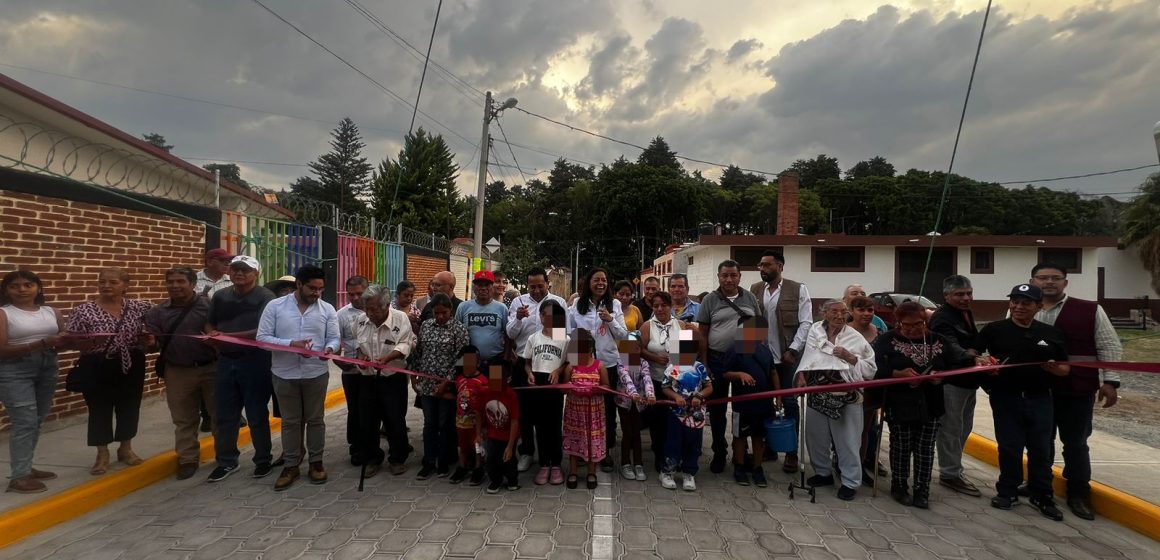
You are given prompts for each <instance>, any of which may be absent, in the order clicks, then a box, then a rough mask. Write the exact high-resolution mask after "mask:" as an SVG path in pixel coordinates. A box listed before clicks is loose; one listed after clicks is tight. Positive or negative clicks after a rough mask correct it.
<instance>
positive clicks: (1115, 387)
mask: <svg viewBox="0 0 1160 560" xmlns="http://www.w3.org/2000/svg"><path fill="white" fill-rule="evenodd" d="M1104 385H1111V386H1112V388H1113V389H1119V388H1120V382H1119V381H1104Z"/></svg>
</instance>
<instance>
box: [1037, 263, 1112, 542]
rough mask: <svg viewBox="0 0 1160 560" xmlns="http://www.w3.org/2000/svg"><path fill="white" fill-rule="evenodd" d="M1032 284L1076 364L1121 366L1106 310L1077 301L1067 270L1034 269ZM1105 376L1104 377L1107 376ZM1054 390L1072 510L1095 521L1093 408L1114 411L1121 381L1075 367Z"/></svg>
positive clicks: (1042, 314)
mask: <svg viewBox="0 0 1160 560" xmlns="http://www.w3.org/2000/svg"><path fill="white" fill-rule="evenodd" d="M1031 283H1032V284H1033V285H1035V286H1038V287H1039V289H1040V290H1043V309H1040V310H1039V312H1038V313H1036V314H1035V319H1036V320H1037V321H1041V322H1043V323H1046V324H1048V325H1054V326H1055V328H1057V329H1059V330H1060V331H1062V332H1063V336H1064V339H1065V340H1066V341H1067V349H1068V353H1069V354H1070V355H1071V359H1072V360H1073V361H1101V362H1118V361H1120V357H1121V356H1122V354H1123V351H1124V348H1123V346H1122V345H1121V344H1120V337H1119V336H1117V335H1116V329H1115V328H1114V327H1112V322H1111V321H1110V320H1109V319H1108V314H1107V313H1105V312H1104V308H1103V307H1100V305H1099V304H1097V303H1096V302H1094V301H1088V300H1083V299H1079V298H1076V297H1071V296H1069V295H1067V294H1066V293H1064V291H1065V290H1066V289H1067V269H1065V268H1064V267H1063V266H1061V265H1058V264H1052V263H1039V264H1037V265H1035V267H1034V268H1032V269H1031ZM1101 374H1102V375H1101ZM1053 381H1054V382H1055V384H1054V386H1053V387H1052V389H1051V394H1052V399H1053V401H1054V403H1053V405H1054V407H1053V409H1054V414H1053V417H1054V418H1055V428H1056V430H1058V431H1059V440H1060V442H1062V443H1063V478H1065V479H1067V506H1068V508H1070V509H1071V511H1072V513H1074V514H1075V515H1076V517H1079V518H1081V519H1087V520H1092V519H1095V513H1093V512H1092V509H1091V503H1090V497H1091V479H1092V464H1091V457H1090V456H1089V455H1088V444H1087V440H1088V437H1089V436H1091V434H1092V407H1094V406H1095V403H1096V401H1097V400H1098V401H1100V402H1103V403H1104V408H1108V407H1111V406H1114V405H1115V404H1116V400H1117V398H1118V395H1117V394H1116V390H1117V389H1119V388H1120V376H1119V374H1117V373H1116V372H1115V371H1113V370H1097V369H1094V368H1085V367H1074V366H1073V367H1072V368H1071V373H1070V374H1069V375H1068V376H1067V377H1057V378H1055V379H1053Z"/></svg>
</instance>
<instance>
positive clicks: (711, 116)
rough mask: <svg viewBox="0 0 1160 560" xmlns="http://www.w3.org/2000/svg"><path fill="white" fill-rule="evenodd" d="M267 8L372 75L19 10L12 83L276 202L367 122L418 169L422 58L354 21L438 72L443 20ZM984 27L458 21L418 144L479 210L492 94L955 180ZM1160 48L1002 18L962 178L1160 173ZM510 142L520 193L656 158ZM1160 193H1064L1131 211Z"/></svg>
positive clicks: (762, 11)
mask: <svg viewBox="0 0 1160 560" xmlns="http://www.w3.org/2000/svg"><path fill="white" fill-rule="evenodd" d="M262 2H263V3H264V4H266V5H267V6H269V8H270V9H272V10H273V11H275V12H277V13H278V14H279V15H281V16H282V17H284V18H285V19H287V20H289V21H290V22H292V23H293V24H294V25H296V26H298V27H299V28H301V29H302V30H303V31H304V32H306V33H307V34H309V35H310V36H311V37H313V38H314V39H315V40H317V41H318V42H320V43H322V44H323V45H325V46H326V47H327V48H329V49H330V50H332V51H334V52H335V53H337V54H338V55H339V56H341V57H342V58H343V59H344V60H346V61H347V62H349V64H350V65H352V66H354V67H355V68H357V70H358V71H356V70H355V69H352V68H351V67H349V66H347V65H346V64H344V63H343V62H342V61H340V60H338V59H337V58H335V57H334V56H332V55H331V54H328V53H327V52H326V51H325V50H323V49H322V48H320V47H319V46H317V45H315V44H314V43H312V42H311V41H310V40H308V39H306V38H304V37H303V36H302V35H300V34H298V33H297V32H296V31H294V30H293V29H292V28H291V27H289V26H288V25H286V24H285V23H283V22H282V21H279V20H278V19H277V18H276V17H275V16H274V15H272V14H271V13H269V12H268V11H266V10H264V9H263V8H262V7H261V6H260V5H259V4H257V3H256V2H253V1H238V0H184V1H182V0H175V1H170V2H155V1H151V0H86V1H84V2H76V1H75V0H0V8H2V9H0V72H3V73H5V74H7V75H9V76H11V77H13V78H15V79H17V80H19V81H21V82H23V83H25V84H28V85H29V86H31V87H34V88H36V89H38V90H40V91H42V92H44V93H46V94H48V95H50V96H52V97H55V98H57V99H59V100H61V101H63V102H65V103H68V104H70V105H72V106H74V107H76V108H78V109H80V110H82V111H84V112H86V113H89V114H91V115H93V116H95V117H97V118H100V119H102V120H104V121H106V122H108V123H110V124H112V125H114V126H116V127H118V128H121V129H122V130H125V131H127V132H130V133H133V134H138V135H140V134H144V133H147V132H157V133H160V134H162V135H164V136H165V137H166V138H167V139H168V141H169V143H170V144H174V145H175V146H176V147H175V148H174V150H173V152H174V153H175V154H177V155H179V156H182V157H185V158H187V159H189V160H190V161H192V162H194V163H197V164H204V163H207V161H223V162H225V161H235V162H242V163H238V165H239V166H240V167H241V169H242V176H243V178H245V179H247V180H249V181H250V182H252V183H255V184H258V185H262V186H265V187H270V188H275V189H278V188H285V186H286V185H288V184H289V183H290V182H291V181H293V180H294V179H295V178H296V177H298V176H300V175H304V174H307V173H308V169H307V168H306V167H305V164H306V163H308V162H309V161H311V160H313V159H314V158H315V157H317V156H318V155H319V154H321V153H323V152H325V151H326V150H327V149H328V141H329V140H330V137H329V133H330V130H331V129H332V128H333V127H334V124H335V123H337V121H338V120H339V119H341V118H342V117H344V116H349V117H351V118H352V119H353V120H354V121H355V123H356V124H357V125H358V126H359V127H360V129H361V131H362V133H363V135H364V139H365V141H366V143H367V146H368V147H367V150H366V155H367V156H368V157H369V158H370V160H371V162H372V163H376V164H377V163H378V161H380V160H381V159H382V158H384V157H392V158H393V157H396V154H397V152H398V150H399V148H400V147H401V145H402V138H403V135H404V134H405V133H406V131H407V129H408V126H409V124H410V120H411V108H410V107H409V106H407V103H413V102H414V99H415V95H416V89H417V87H418V85H419V80H420V74H421V71H422V58H421V56H420V55H418V54H416V53H415V52H413V51H411V50H409V49H407V48H404V47H403V46H402V45H401V42H400V41H398V40H397V39H395V38H394V37H392V36H391V35H389V34H388V33H387V32H385V31H384V30H383V29H381V28H379V27H377V26H376V24H375V23H373V22H372V21H370V20H369V19H367V18H365V17H364V16H363V15H362V14H360V13H359V11H356V9H355V7H352V6H351V5H350V3H353V4H355V5H356V6H361V7H362V8H364V9H365V10H366V11H368V12H370V13H371V14H373V15H374V16H375V17H377V19H378V20H379V21H380V22H381V23H382V24H384V25H385V26H386V27H387V29H389V30H390V31H391V32H393V33H395V34H396V35H397V36H398V37H401V38H402V39H403V40H406V41H407V42H409V43H410V44H411V45H413V46H415V47H416V48H418V49H419V50H420V51H425V49H426V46H427V43H428V40H429V39H430V33H431V27H432V24H433V22H434V20H435V12H436V5H437V4H438V2H437V1H434V0H433V1H426V0H423V1H420V0H406V1H404V0H357V1H356V0H350V3H348V1H347V0H262ZM985 7H986V0H970V1H968V0H899V1H896V2H891V3H882V2H877V1H865V0H830V1H818V2H797V1H791V0H719V1H716V2H704V1H700V0H572V1H570V2H560V1H558V0H486V1H485V0H447V1H446V2H444V3H443V5H442V8H441V10H440V13H439V20H438V26H437V29H436V32H435V37H434V43H433V49H432V60H433V62H435V63H438V64H439V66H440V67H441V68H437V67H435V66H432V67H430V68H429V69H428V73H427V78H426V80H425V82H424V85H423V90H422V98H421V100H420V103H419V107H420V109H421V110H422V111H423V112H424V113H426V115H427V116H424V115H419V117H418V121H417V124H416V126H423V127H424V128H426V129H427V130H429V131H431V132H434V133H440V134H442V135H443V136H444V138H445V139H446V140H447V141H448V144H449V146H450V148H451V150H452V151H453V152H454V153H455V156H456V161H457V163H458V165H459V167H460V176H459V184H460V189H461V190H462V191H463V192H465V193H470V192H473V191H474V188H475V180H476V177H477V173H476V169H477V167H478V158H479V152H478V144H479V142H480V135H481V118H482V111H483V109H482V103H483V95H482V94H481V93H479V92H480V91H483V90H490V91H493V92H494V93H495V96H496V97H497V98H498V99H501V100H502V99H507V98H508V97H515V98H517V99H518V100H519V104H518V107H519V108H521V109H526V110H527V111H530V112H533V113H536V114H538V115H543V116H545V117H549V118H551V119H554V120H557V121H561V122H565V123H568V124H570V125H572V126H574V127H576V128H582V129H586V130H590V131H593V132H599V133H601V134H604V135H607V136H610V137H613V138H617V139H621V140H625V141H627V142H630V143H633V144H638V145H645V144H647V143H648V142H649V140H650V139H652V138H653V137H655V136H658V135H659V136H662V137H664V138H665V139H666V141H668V143H669V144H670V146H671V147H672V148H673V149H674V150H675V151H677V152H678V154H680V155H684V156H688V157H691V158H696V159H701V160H707V161H713V162H720V163H733V164H736V165H738V166H740V167H743V168H749V169H755V170H761V171H767V172H770V173H777V172H779V171H781V170H783V169H785V168H787V167H788V166H789V165H790V164H791V163H792V162H793V161H794V160H795V159H798V158H808V157H813V156H815V155H817V154H819V153H825V154H829V155H832V156H836V157H837V158H838V159H839V163H840V165H841V166H842V168H843V169H845V168H848V167H850V166H852V165H853V164H854V163H856V162H858V161H859V160H862V159H868V158H870V157H873V156H883V157H885V158H886V159H887V160H889V161H891V162H892V163H894V165H895V167H897V168H898V169H899V170H900V171H904V170H906V169H909V168H919V169H929V170H945V169H946V168H947V165H948V162H949V160H950V157H951V148H952V144H953V142H954V136H955V129H956V126H957V124H958V120H959V114H960V111H961V110H962V103H963V97H964V95H965V93H966V87H967V81H968V77H969V75H970V70H971V63H972V59H973V56H974V51H975V46H976V43H977V41H978V38H979V30H980V27H981V26H982V23H983V13H984V9H985ZM1158 28H1160V2H1156V1H1154V0H1145V1H1143V2H1132V1H1127V0H1123V1H1120V0H1103V1H1079V0H1019V1H1015V2H997V3H996V5H995V6H994V7H993V8H992V11H991V14H990V19H989V21H988V24H987V30H986V34H985V36H984V42H983V48H982V55H981V58H980V60H979V65H978V71H977V75H976V77H975V82H974V87H973V92H972V94H971V100H970V105H969V107H968V109H967V113H966V120H965V124H964V129H963V134H962V139H961V142H960V145H959V149H958V153H957V157H956V160H955V169H954V170H955V172H957V173H960V174H963V175H966V176H969V177H972V178H975V179H980V180H993V181H1014V180H1026V179H1038V178H1050V177H1059V176H1067V175H1077V174H1084V173H1092V172H1099V171H1106V170H1114V169H1122V168H1127V167H1136V166H1141V165H1150V164H1156V163H1157V154H1156V147H1155V143H1154V142H1153V140H1152V129H1153V125H1154V124H1155V123H1156V122H1157V121H1158V120H1160V57H1157V56H1155V53H1157V52H1160V34H1157V33H1156V31H1155V30H1156V29H1158ZM444 69H445V70H446V72H445V71H444ZM34 70H38V71H39V72H37V71H34ZM360 71H361V72H362V73H365V74H366V75H368V76H370V77H371V78H373V79H374V80H376V81H377V82H378V83H379V84H381V86H382V87H383V88H385V89H387V90H389V91H390V92H392V93H393V94H394V95H392V94H391V93H387V92H385V91H384V90H383V89H381V88H380V87H379V85H376V84H374V83H372V82H371V81H370V80H368V79H367V78H365V77H364V76H362V75H361V74H360V73H359V72H360ZM46 72H50V73H55V74H64V75H68V76H72V77H74V78H83V79H84V80H90V81H83V80H78V79H74V78H65V77H61V76H57V75H53V74H49V73H46ZM452 76H454V77H452ZM93 81H99V82H106V83H108V84H116V85H120V86H127V87H132V88H137V89H144V90H150V91H154V92H161V93H167V94H171V95H176V96H181V97H185V98H192V99H198V100H203V101H209V102H213V103H216V104H218V105H215V104H209V103H199V102H193V101H189V100H184V99H177V98H174V97H167V96H163V95H157V94H151V93H143V92H140V91H132V90H128V89H123V88H118V87H111V86H109V85H104V84H98V83H93ZM395 96H397V97H395ZM400 99H402V100H405V102H404V101H400ZM221 104H224V105H233V106H235V107H241V108H247V109H256V111H255V110H243V109H240V108H231V107H223V106H221ZM499 121H500V124H501V125H502V127H503V133H504V134H506V136H507V139H508V140H509V141H510V142H512V143H513V144H519V146H512V147H509V146H508V145H507V144H505V143H504V142H503V137H502V135H501V132H500V129H499V127H498V126H495V125H494V124H493V126H492V127H491V135H492V136H493V137H494V139H495V140H494V147H493V150H492V154H493V157H492V161H493V164H492V165H491V166H489V174H490V175H491V178H492V179H494V180H503V181H505V182H506V183H507V184H509V185H511V184H518V183H523V182H524V181H525V180H526V179H531V178H532V177H540V178H546V176H547V171H548V170H550V169H551V166H552V162H553V161H554V160H555V159H557V157H559V156H564V157H566V158H568V159H571V160H573V161H575V162H578V163H595V164H599V163H602V162H605V163H606V162H611V161H612V160H614V159H615V158H616V157H618V156H620V155H624V156H625V157H627V158H629V159H635V158H636V156H637V155H638V153H639V150H637V149H635V148H631V147H627V146H624V145H621V144H616V143H613V142H608V141H605V140H601V139H598V138H595V137H592V136H589V135H586V134H583V133H579V132H576V131H573V130H570V129H568V128H565V127H561V126H557V125H555V124H552V123H549V122H547V121H545V120H541V119H539V118H535V117H532V116H530V115H528V114H526V113H523V112H519V111H517V110H511V109H509V110H507V111H505V112H504V113H503V114H502V115H501V116H500V117H499ZM529 148H531V149H529ZM195 158H197V159H195ZM517 161H518V167H519V169H517V168H516V162H517ZM245 162H263V163H245ZM274 164H283V165H274ZM684 165H685V167H686V169H689V170H690V171H691V170H701V171H702V172H703V173H704V174H705V175H706V176H707V177H710V178H716V177H718V176H719V175H720V172H721V167H719V166H713V165H705V164H699V163H691V162H684ZM1150 171H1156V169H1155V168H1152V169H1151V170H1150ZM521 172H522V176H521ZM1148 172H1149V170H1142V171H1137V172H1131V173H1122V174H1116V175H1109V176H1104V177H1098V178H1090V179H1082V180H1067V181H1058V182H1052V183H1044V184H1045V185H1049V186H1051V187H1052V188H1057V189H1063V190H1072V191H1078V192H1084V193H1113V195H1114V196H1115V197H1116V198H1120V199H1127V198H1130V196H1131V195H1130V193H1131V191H1133V190H1134V189H1135V188H1136V187H1137V186H1139V184H1140V183H1141V182H1142V180H1143V179H1144V177H1145V176H1146V175H1147V173H1148ZM525 178H526V179H525Z"/></svg>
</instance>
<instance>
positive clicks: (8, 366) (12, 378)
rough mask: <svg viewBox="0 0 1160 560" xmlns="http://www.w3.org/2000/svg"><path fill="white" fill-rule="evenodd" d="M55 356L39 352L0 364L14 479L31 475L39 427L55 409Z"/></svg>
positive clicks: (0, 399) (0, 393)
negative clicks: (10, 426) (8, 424)
mask: <svg viewBox="0 0 1160 560" xmlns="http://www.w3.org/2000/svg"><path fill="white" fill-rule="evenodd" d="M57 371H58V368H57V362H56V352H54V351H48V350H39V351H36V352H33V353H31V354H28V355H27V356H21V357H19V358H10V359H5V360H0V402H2V403H4V408H6V409H7V410H8V419H9V421H10V422H12V433H11V437H10V438H9V440H8V449H9V451H10V453H11V455H12V478H24V477H26V476H28V475H30V474H32V455H33V453H34V452H35V451H36V442H37V441H38V440H39V439H40V426H41V424H43V423H44V419H45V418H46V417H48V412H49V411H50V410H51V409H52V396H53V395H54V394H55V393H56V377H57Z"/></svg>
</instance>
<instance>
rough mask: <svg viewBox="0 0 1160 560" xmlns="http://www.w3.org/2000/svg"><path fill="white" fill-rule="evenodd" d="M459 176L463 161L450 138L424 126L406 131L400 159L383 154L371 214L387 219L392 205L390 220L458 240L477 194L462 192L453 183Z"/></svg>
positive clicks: (372, 195)
mask: <svg viewBox="0 0 1160 560" xmlns="http://www.w3.org/2000/svg"><path fill="white" fill-rule="evenodd" d="M458 177H459V166H457V165H456V164H455V157H454V155H452V153H451V149H450V148H448V147H447V142H445V141H444V140H443V137H442V136H439V135H436V136H431V135H430V134H428V133H427V131H426V130H423V128H422V127H420V128H419V129H418V130H416V131H415V132H414V133H412V134H409V135H407V138H406V139H405V140H404V142H403V149H402V150H400V151H399V156H398V159H396V160H395V161H391V160H390V159H389V158H388V159H384V160H383V161H382V163H380V164H379V168H378V171H377V172H376V173H375V177H374V180H373V181H372V184H371V195H370V199H371V206H372V208H373V209H374V210H373V212H372V214H373V215H374V216H375V218H377V219H378V220H380V221H382V222H383V223H387V221H388V220H390V219H391V214H392V212H391V209H392V204H393V205H394V212H393V214H394V222H393V223H392V224H391V225H394V224H403V225H405V226H407V227H409V228H414V229H417V230H419V231H423V232H430V233H436V234H438V235H440V236H443V237H446V238H447V239H454V238H455V237H458V236H459V235H461V234H463V233H466V231H467V224H469V223H471V218H470V215H471V204H474V198H472V197H468V198H467V199H464V198H463V197H462V196H461V195H460V194H459V189H458V188H457V187H456V185H455V180H456V179H457V178H458ZM396 188H397V189H398V196H397V197H396V196H395V190H396ZM469 201H471V204H469Z"/></svg>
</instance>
